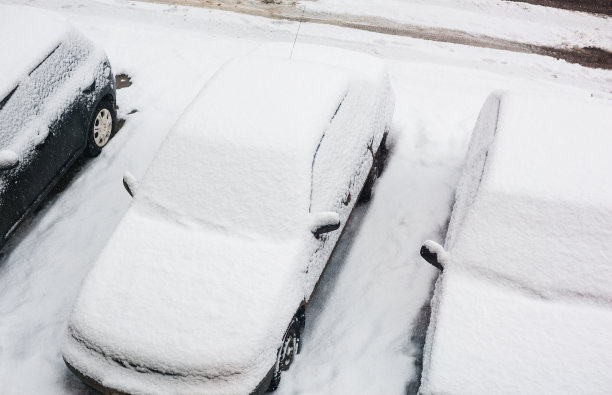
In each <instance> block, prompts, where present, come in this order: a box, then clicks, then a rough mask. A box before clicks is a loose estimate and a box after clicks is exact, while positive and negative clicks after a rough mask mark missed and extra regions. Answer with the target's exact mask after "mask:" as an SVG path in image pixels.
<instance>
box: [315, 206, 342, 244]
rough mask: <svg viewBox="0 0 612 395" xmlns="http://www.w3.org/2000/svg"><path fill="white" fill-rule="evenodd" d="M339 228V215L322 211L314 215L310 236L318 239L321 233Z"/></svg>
mask: <svg viewBox="0 0 612 395" xmlns="http://www.w3.org/2000/svg"><path fill="white" fill-rule="evenodd" d="M338 228H340V215H338V213H336V212H333V211H323V212H320V213H317V214H315V215H314V220H313V222H312V228H311V231H312V234H313V235H314V236H315V237H316V238H317V239H318V238H319V236H321V235H322V234H323V233H329V232H333V231H334V230H336V229H338Z"/></svg>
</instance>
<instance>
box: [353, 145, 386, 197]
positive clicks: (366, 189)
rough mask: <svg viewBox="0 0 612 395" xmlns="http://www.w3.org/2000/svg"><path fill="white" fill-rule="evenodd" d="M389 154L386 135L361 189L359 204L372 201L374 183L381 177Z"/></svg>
mask: <svg viewBox="0 0 612 395" xmlns="http://www.w3.org/2000/svg"><path fill="white" fill-rule="evenodd" d="M387 154H388V151H387V134H386V133H385V135H384V136H383V138H382V140H381V141H380V144H379V146H378V150H377V151H376V156H375V157H374V161H373V163H372V168H371V169H370V173H369V174H368V178H366V182H365V184H364V185H363V188H362V189H361V193H360V194H359V200H358V203H367V202H369V201H370V199H372V188H373V187H374V182H376V179H377V178H378V177H380V175H381V174H382V172H383V169H384V167H385V162H386V160H387Z"/></svg>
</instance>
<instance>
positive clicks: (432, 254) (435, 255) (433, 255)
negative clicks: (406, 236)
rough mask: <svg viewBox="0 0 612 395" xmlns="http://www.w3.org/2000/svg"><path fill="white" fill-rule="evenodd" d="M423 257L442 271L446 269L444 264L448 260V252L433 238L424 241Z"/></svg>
mask: <svg viewBox="0 0 612 395" xmlns="http://www.w3.org/2000/svg"><path fill="white" fill-rule="evenodd" d="M421 257H423V259H425V260H426V261H427V262H429V263H430V264H431V265H432V266H434V267H435V268H437V269H439V270H440V271H443V270H444V266H445V265H446V263H447V262H448V252H446V251H445V250H444V247H442V246H441V245H440V244H438V243H436V242H435V241H433V240H427V241H425V242H424V243H423V246H421Z"/></svg>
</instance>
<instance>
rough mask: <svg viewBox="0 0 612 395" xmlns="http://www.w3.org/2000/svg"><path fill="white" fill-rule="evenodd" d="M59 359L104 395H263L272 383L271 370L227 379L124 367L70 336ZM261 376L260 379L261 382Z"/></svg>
mask: <svg viewBox="0 0 612 395" xmlns="http://www.w3.org/2000/svg"><path fill="white" fill-rule="evenodd" d="M62 351H63V359H64V363H65V364H66V366H67V367H68V369H69V370H70V371H71V372H72V373H74V375H76V376H77V377H78V378H79V379H80V380H81V381H83V382H84V383H85V384H87V385H88V386H89V387H91V388H93V389H95V390H97V391H99V392H101V393H103V394H107V395H120V394H121V395H122V394H150V395H154V394H169V393H172V394H181V393H190V394H192V393H205V394H211V395H213V394H219V395H221V394H223V395H229V394H236V395H247V394H251V395H260V394H264V393H266V391H267V389H268V387H269V385H270V382H271V381H272V377H273V373H274V366H273V367H272V368H271V369H268V368H266V367H264V368H263V369H253V371H252V372H249V373H241V374H240V375H236V376H234V377H231V378H229V379H222V378H207V377H205V376H203V375H195V374H194V375H184V376H181V375H175V374H164V373H162V372H153V371H145V369H140V368H137V367H132V366H125V364H123V365H122V364H120V363H119V362H117V361H115V360H113V359H112V358H108V357H106V356H105V355H103V354H101V353H100V352H98V351H96V350H92V349H91V348H89V347H87V346H86V345H85V344H84V343H83V342H81V341H79V340H76V339H75V338H74V337H73V336H71V335H70V334H67V335H66V339H65V341H64V344H63V350H62ZM262 377H263V379H262Z"/></svg>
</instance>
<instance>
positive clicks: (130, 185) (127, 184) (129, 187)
mask: <svg viewBox="0 0 612 395" xmlns="http://www.w3.org/2000/svg"><path fill="white" fill-rule="evenodd" d="M123 187H124V188H125V190H126V191H127V193H129V194H130V196H131V197H134V194H135V193H136V189H137V187H138V180H137V179H136V177H134V175H133V174H132V173H130V172H129V171H126V172H125V174H124V175H123Z"/></svg>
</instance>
